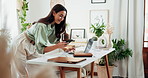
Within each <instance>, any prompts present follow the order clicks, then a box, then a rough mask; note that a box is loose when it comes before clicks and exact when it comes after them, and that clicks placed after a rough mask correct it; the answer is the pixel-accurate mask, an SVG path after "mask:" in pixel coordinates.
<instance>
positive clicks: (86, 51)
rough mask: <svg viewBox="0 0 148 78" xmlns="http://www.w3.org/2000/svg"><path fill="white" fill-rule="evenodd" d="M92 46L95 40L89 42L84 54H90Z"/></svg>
mask: <svg viewBox="0 0 148 78" xmlns="http://www.w3.org/2000/svg"><path fill="white" fill-rule="evenodd" d="M92 44H93V39H92V38H91V39H89V41H88V43H87V45H86V48H85V50H84V53H88V52H89V51H90V49H91V47H92Z"/></svg>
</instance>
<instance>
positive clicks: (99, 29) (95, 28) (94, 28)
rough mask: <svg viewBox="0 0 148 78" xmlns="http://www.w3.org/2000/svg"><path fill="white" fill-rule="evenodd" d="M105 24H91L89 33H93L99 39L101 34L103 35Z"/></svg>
mask: <svg viewBox="0 0 148 78" xmlns="http://www.w3.org/2000/svg"><path fill="white" fill-rule="evenodd" d="M105 27H106V26H105V24H104V22H103V23H102V24H99V23H95V24H91V27H90V29H91V32H93V33H95V35H96V36H97V37H98V38H99V37H100V36H101V35H102V34H103V33H104V30H105Z"/></svg>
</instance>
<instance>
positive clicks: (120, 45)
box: [97, 39, 132, 78]
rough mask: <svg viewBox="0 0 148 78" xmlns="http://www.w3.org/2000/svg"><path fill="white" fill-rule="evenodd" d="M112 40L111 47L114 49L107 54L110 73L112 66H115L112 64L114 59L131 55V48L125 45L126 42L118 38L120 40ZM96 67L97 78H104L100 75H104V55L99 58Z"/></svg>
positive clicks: (121, 58)
mask: <svg viewBox="0 0 148 78" xmlns="http://www.w3.org/2000/svg"><path fill="white" fill-rule="evenodd" d="M112 42H113V48H115V50H114V51H113V52H111V53H110V54H108V62H109V70H111V71H110V75H111V74H112V71H113V67H114V66H115V65H114V63H115V61H118V60H123V59H125V58H128V57H129V56H132V50H131V49H129V48H127V47H126V42H125V40H124V39H120V40H117V39H113V40H112ZM110 66H111V67H110ZM97 67H98V76H99V78H106V77H102V76H106V75H105V74H106V68H105V59H104V57H102V58H101V59H100V61H99V63H98V64H97ZM102 68H103V69H102ZM100 70H103V71H104V70H105V71H104V72H103V71H100ZM111 76H112V75H111Z"/></svg>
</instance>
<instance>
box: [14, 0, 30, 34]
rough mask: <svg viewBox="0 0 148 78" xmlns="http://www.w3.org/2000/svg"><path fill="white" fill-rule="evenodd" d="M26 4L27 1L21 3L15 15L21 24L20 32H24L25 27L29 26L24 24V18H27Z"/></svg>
mask: <svg viewBox="0 0 148 78" xmlns="http://www.w3.org/2000/svg"><path fill="white" fill-rule="evenodd" d="M28 3H29V2H27V0H23V1H22V6H21V9H17V13H18V16H19V20H20V23H21V26H22V27H21V32H23V31H25V30H26V29H27V26H30V25H31V23H27V22H26V16H27V11H28Z"/></svg>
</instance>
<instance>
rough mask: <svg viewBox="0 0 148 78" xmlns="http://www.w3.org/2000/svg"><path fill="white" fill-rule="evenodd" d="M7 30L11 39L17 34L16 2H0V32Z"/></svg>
mask: <svg viewBox="0 0 148 78" xmlns="http://www.w3.org/2000/svg"><path fill="white" fill-rule="evenodd" d="M1 29H7V30H9V32H10V34H11V38H14V37H16V35H17V34H18V25H17V12H16V0H0V30H1Z"/></svg>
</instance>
